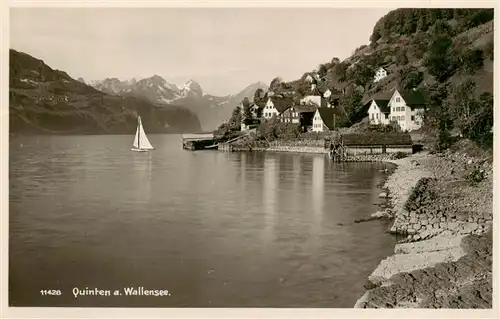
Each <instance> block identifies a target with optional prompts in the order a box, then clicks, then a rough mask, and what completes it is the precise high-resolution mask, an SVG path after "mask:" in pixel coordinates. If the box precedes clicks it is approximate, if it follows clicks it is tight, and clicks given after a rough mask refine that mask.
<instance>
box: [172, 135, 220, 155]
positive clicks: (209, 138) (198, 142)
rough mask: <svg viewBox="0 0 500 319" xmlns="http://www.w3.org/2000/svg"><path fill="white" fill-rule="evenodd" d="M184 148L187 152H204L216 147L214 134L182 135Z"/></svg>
mask: <svg viewBox="0 0 500 319" xmlns="http://www.w3.org/2000/svg"><path fill="white" fill-rule="evenodd" d="M181 138H182V148H183V149H186V150H191V151H195V150H203V149H207V148H213V147H214V146H216V144H217V142H216V141H215V138H214V134H213V133H191V134H182V135H181Z"/></svg>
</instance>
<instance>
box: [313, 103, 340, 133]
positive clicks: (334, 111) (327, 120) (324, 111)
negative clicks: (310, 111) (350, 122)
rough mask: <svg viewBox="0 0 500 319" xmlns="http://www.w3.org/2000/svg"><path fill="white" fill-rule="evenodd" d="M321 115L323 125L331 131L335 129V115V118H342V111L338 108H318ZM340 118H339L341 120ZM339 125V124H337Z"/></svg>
mask: <svg viewBox="0 0 500 319" xmlns="http://www.w3.org/2000/svg"><path fill="white" fill-rule="evenodd" d="M318 112H319V115H320V116H321V119H322V120H323V123H324V124H325V125H326V126H327V127H328V128H329V129H330V130H333V129H334V122H333V119H334V117H333V116H334V115H335V116H342V113H341V112H340V109H339V108H338V107H320V108H318ZM339 119H340V118H337V120H339ZM337 123H338V122H337Z"/></svg>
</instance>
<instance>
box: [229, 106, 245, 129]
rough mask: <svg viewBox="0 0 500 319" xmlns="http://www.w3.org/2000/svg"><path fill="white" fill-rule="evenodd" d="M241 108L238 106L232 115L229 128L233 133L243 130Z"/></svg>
mask: <svg viewBox="0 0 500 319" xmlns="http://www.w3.org/2000/svg"><path fill="white" fill-rule="evenodd" d="M241 118H242V116H241V108H240V107H239V106H237V107H236V108H235V109H234V110H233V114H231V118H230V119H229V123H228V124H229V128H230V129H231V130H232V131H238V130H240V128H241Z"/></svg>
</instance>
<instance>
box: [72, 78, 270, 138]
mask: <svg viewBox="0 0 500 319" xmlns="http://www.w3.org/2000/svg"><path fill="white" fill-rule="evenodd" d="M80 80H81V81H83V79H81V78H80ZM90 85H91V86H92V87H94V88H95V89H97V90H99V91H102V92H104V93H107V94H111V95H119V96H124V97H126V96H130V97H140V98H145V99H147V100H148V101H150V102H151V103H154V104H155V105H161V106H168V105H172V104H174V105H179V106H183V107H186V108H187V109H189V110H190V111H192V112H194V113H196V115H197V116H198V117H199V119H200V122H201V124H202V127H203V129H204V130H213V129H215V128H217V126H218V125H219V124H221V123H222V122H224V121H227V119H228V118H229V117H230V116H231V113H232V111H233V109H234V108H235V107H236V106H237V105H238V104H239V103H240V102H241V101H242V100H243V99H244V98H245V97H248V98H249V99H250V100H251V99H253V95H254V93H255V91H256V90H257V89H259V88H262V89H266V88H267V85H266V84H264V83H262V82H257V83H253V84H251V85H249V86H248V87H246V88H245V89H243V90H242V91H241V92H239V93H238V94H234V95H226V96H215V95H210V94H205V93H204V92H203V89H202V88H201V86H200V84H199V83H198V82H196V81H194V80H189V81H187V82H186V83H185V84H184V85H183V86H182V87H178V86H177V85H175V84H171V83H168V82H167V81H166V80H165V79H164V78H162V77H161V76H159V75H153V76H151V77H149V78H145V79H141V80H136V79H132V80H119V79H117V78H107V79H104V80H102V81H91V82H90Z"/></svg>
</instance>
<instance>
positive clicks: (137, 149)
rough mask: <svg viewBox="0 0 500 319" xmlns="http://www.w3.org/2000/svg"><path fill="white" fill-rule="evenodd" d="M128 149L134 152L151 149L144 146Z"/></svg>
mask: <svg viewBox="0 0 500 319" xmlns="http://www.w3.org/2000/svg"><path fill="white" fill-rule="evenodd" d="M130 150H131V151H134V152H147V151H151V150H147V149H144V148H131V149H130Z"/></svg>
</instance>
